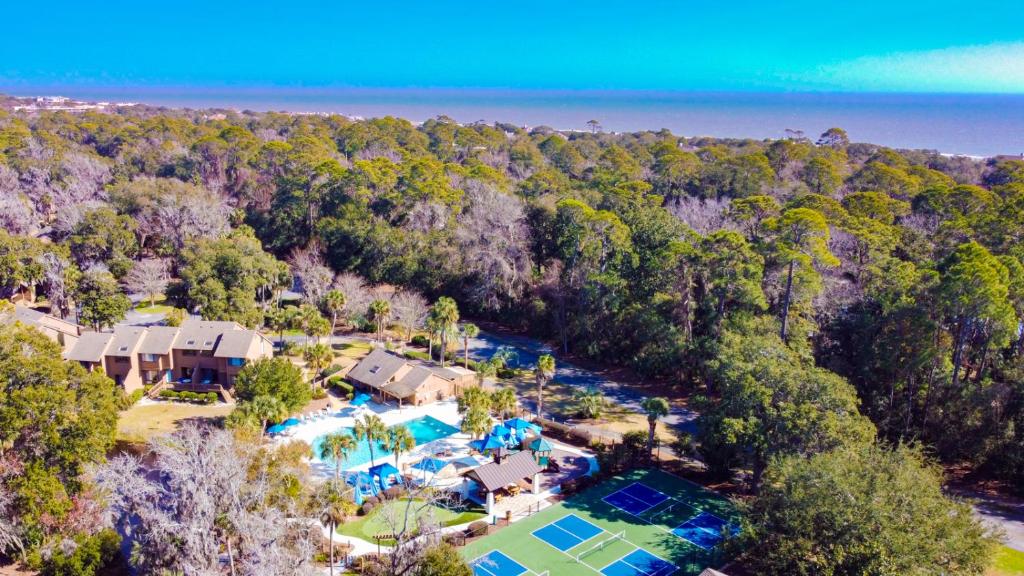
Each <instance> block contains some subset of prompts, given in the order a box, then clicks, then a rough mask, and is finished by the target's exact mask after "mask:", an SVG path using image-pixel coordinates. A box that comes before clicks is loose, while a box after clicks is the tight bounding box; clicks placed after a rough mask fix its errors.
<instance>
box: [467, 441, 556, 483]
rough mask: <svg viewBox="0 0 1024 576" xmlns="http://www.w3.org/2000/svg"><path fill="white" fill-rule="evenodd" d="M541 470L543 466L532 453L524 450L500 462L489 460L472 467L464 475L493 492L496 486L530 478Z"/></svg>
mask: <svg viewBox="0 0 1024 576" xmlns="http://www.w3.org/2000/svg"><path fill="white" fill-rule="evenodd" d="M543 471H544V467H543V466H541V465H540V464H537V461H536V460H534V459H533V454H532V453H530V452H528V451H525V450H524V451H523V452H518V453H516V454H513V455H511V456H509V457H508V458H505V459H504V460H502V461H501V463H500V464H499V463H497V462H491V463H490V464H484V465H483V466H481V467H479V468H474V469H473V470H470V471H469V472H467V473H466V476H469V477H470V478H473V479H474V480H476V481H477V482H479V483H480V485H482V486H483V487H484V490H487V491H488V492H494V491H495V490H497V489H498V488H504V487H505V486H508V485H509V484H515V483H517V482H519V481H520V480H523V479H524V478H532V477H533V475H534V474H538V473H540V472H543Z"/></svg>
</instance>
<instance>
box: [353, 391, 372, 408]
mask: <svg viewBox="0 0 1024 576" xmlns="http://www.w3.org/2000/svg"><path fill="white" fill-rule="evenodd" d="M369 401H370V395H369V394H366V393H360V394H358V395H357V396H356V397H355V398H353V399H352V405H353V406H362V405H363V404H366V403H367V402H369Z"/></svg>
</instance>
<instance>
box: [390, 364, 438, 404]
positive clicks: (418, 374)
mask: <svg viewBox="0 0 1024 576" xmlns="http://www.w3.org/2000/svg"><path fill="white" fill-rule="evenodd" d="M433 375H434V373H433V372H431V371H430V370H428V369H427V368H424V367H423V366H413V367H412V368H411V369H410V370H409V371H408V372H406V373H405V375H404V376H402V379H401V380H399V381H397V382H392V383H391V384H388V385H386V386H384V387H383V388H381V390H383V391H385V392H387V393H388V394H391V395H393V396H395V397H397V398H408V397H409V396H412V395H413V394H415V393H416V389H417V388H419V387H420V386H422V385H423V383H424V382H426V381H427V380H429V379H430V377H431V376H433Z"/></svg>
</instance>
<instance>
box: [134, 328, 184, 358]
mask: <svg viewBox="0 0 1024 576" xmlns="http://www.w3.org/2000/svg"><path fill="white" fill-rule="evenodd" d="M177 336H178V328H177V327H174V326H150V327H149V329H148V330H147V331H146V337H145V338H143V339H142V344H139V350H138V352H139V354H169V353H170V352H171V346H172V345H173V344H174V339H175V337H177Z"/></svg>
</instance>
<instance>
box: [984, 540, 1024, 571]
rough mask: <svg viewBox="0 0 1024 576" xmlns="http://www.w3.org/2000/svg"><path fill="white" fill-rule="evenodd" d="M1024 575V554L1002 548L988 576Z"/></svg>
mask: <svg viewBox="0 0 1024 576" xmlns="http://www.w3.org/2000/svg"><path fill="white" fill-rule="evenodd" d="M1021 574H1024V552H1020V551H1017V550H1014V549H1013V548H1007V547H1006V546H1000V547H999V551H998V552H997V553H996V560H995V564H994V565H993V566H992V568H991V569H990V570H989V571H988V572H987V573H986V576H1020V575H1021Z"/></svg>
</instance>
